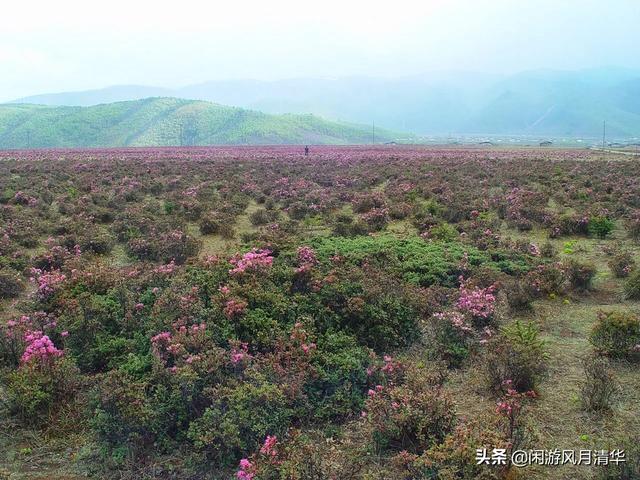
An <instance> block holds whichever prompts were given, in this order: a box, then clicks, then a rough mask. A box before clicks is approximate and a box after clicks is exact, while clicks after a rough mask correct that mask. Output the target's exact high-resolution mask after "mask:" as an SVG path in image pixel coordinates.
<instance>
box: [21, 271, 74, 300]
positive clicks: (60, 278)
mask: <svg viewBox="0 0 640 480" xmlns="http://www.w3.org/2000/svg"><path fill="white" fill-rule="evenodd" d="M31 275H32V277H31V278H30V280H31V281H32V282H33V283H36V285H37V291H36V294H37V296H38V298H39V299H40V300H46V299H47V298H49V297H50V296H52V295H53V294H54V293H55V292H56V291H57V290H58V289H59V288H60V287H61V285H62V283H63V282H64V281H65V280H66V279H67V276H66V275H65V274H64V273H62V272H60V271H59V270H53V271H51V272H43V271H42V270H40V269H37V268H32V269H31Z"/></svg>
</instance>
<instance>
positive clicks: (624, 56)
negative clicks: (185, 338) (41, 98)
mask: <svg viewBox="0 0 640 480" xmlns="http://www.w3.org/2000/svg"><path fill="white" fill-rule="evenodd" d="M2 3H3V4H2V6H1V7H0V15H1V16H2V22H1V23H0V101H4V100H9V99H13V98H17V97H20V96H25V95H32V94H38V93H49V92H58V91H65V90H77V89H90V88H97V87H103V86H107V85H113V84H144V85H155V86H169V87H175V86H181V85H185V84H190V83H197V82H202V81H206V80H212V79H232V78H256V79H275V78H284V77H299V76H323V77H332V76H344V75H354V74H364V75H384V76H401V75H407V74H416V73H424V72H428V71H433V70H449V69H455V70H471V71H483V72H507V73H508V72H515V71H521V70H528V69H537V68H558V69H577V68H583V67H594V66H604V65H617V66H623V67H630V68H640V55H639V53H640V51H639V47H638V46H639V45H640V28H639V25H640V0H418V1H408V0H393V1H391V2H376V1H375V0H374V1H372V0H367V1H351V0H319V1H315V2H314V1H309V0H307V1H304V0H296V1H293V0H271V1H269V0H262V1H246V0H244V1H243V0H235V1H229V0H224V1H215V0H209V1H204V2H200V1H195V0H180V1H178V2H175V1H174V2H166V5H163V4H162V3H163V2H160V1H158V0H153V1H150V0H111V1H109V2H91V1H87V0H82V1H80V0H57V1H55V2H54V1H51V0H45V1H35V0H19V1H5V2H2Z"/></svg>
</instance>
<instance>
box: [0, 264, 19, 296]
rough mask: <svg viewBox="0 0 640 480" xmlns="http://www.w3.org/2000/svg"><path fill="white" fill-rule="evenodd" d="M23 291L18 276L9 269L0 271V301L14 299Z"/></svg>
mask: <svg viewBox="0 0 640 480" xmlns="http://www.w3.org/2000/svg"><path fill="white" fill-rule="evenodd" d="M23 289H24V283H23V282H22V280H21V279H20V275H18V273H16V272H15V271H13V270H10V269H2V270H0V299H2V298H15V297H17V296H18V295H20V292H21V291H22V290H23Z"/></svg>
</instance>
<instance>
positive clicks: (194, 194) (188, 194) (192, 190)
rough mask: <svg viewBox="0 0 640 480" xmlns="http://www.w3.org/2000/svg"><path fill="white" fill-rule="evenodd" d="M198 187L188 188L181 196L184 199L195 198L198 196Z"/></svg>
mask: <svg viewBox="0 0 640 480" xmlns="http://www.w3.org/2000/svg"><path fill="white" fill-rule="evenodd" d="M198 190H199V187H189V188H187V189H186V190H185V191H183V192H182V195H184V196H185V197H191V198H195V197H197V196H198Z"/></svg>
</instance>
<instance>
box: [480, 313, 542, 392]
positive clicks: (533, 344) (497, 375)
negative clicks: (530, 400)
mask: <svg viewBox="0 0 640 480" xmlns="http://www.w3.org/2000/svg"><path fill="white" fill-rule="evenodd" d="M547 358H548V353H547V349H546V344H545V342H544V340H541V339H540V332H539V330H538V327H537V326H536V325H535V324H533V323H526V324H525V323H521V322H520V321H519V320H516V321H515V322H512V323H510V324H509V325H507V326H505V327H503V328H502V330H501V332H500V335H497V336H495V337H494V338H493V339H492V340H491V341H490V342H489V344H488V345H487V351H486V354H485V358H484V365H483V369H484V372H485V377H486V379H487V383H488V386H489V388H490V389H492V390H494V391H499V390H500V389H501V388H503V386H504V384H505V382H507V381H510V385H511V386H512V388H514V389H515V390H517V391H518V392H526V391H529V390H535V388H536V386H537V384H538V382H539V380H540V378H541V376H542V375H543V374H544V373H545V372H546V369H547Z"/></svg>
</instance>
